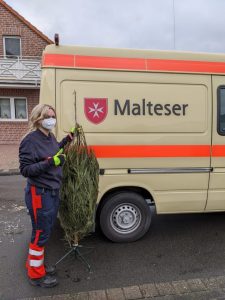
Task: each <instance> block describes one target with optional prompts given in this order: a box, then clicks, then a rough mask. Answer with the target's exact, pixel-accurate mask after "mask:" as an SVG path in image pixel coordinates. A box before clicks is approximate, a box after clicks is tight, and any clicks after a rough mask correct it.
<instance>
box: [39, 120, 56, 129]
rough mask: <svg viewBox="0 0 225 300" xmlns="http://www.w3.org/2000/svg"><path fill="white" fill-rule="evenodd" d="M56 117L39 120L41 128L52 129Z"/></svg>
mask: <svg viewBox="0 0 225 300" xmlns="http://www.w3.org/2000/svg"><path fill="white" fill-rule="evenodd" d="M55 124H56V119H55V118H47V119H44V120H43V121H42V122H41V125H42V127H43V128H45V129H48V130H52V129H53V128H54V127H55Z"/></svg>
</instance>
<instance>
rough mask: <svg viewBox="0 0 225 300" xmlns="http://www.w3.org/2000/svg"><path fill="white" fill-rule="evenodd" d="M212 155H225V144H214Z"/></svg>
mask: <svg viewBox="0 0 225 300" xmlns="http://www.w3.org/2000/svg"><path fill="white" fill-rule="evenodd" d="M212 156H213V157H222V156H225V145H213V146H212Z"/></svg>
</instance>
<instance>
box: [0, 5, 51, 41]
mask: <svg viewBox="0 0 225 300" xmlns="http://www.w3.org/2000/svg"><path fill="white" fill-rule="evenodd" d="M0 4H1V5H2V6H4V7H5V8H6V9H7V10H8V11H9V12H10V13H12V14H13V15H14V16H15V17H16V18H18V19H19V20H20V21H21V22H23V23H24V24H25V25H27V26H28V27H29V28H30V29H31V30H32V31H34V32H35V33H36V34H37V35H39V36H40V37H41V38H42V39H43V40H45V41H46V42H47V43H48V44H53V41H52V40H50V39H49V38H48V37H47V36H46V35H44V34H43V33H42V32H41V31H40V30H38V29H37V28H36V27H35V26H34V25H32V24H31V23H30V22H29V21H27V20H26V19H25V18H24V17H22V16H21V15H20V14H19V13H18V12H17V11H15V10H14V9H13V8H12V7H11V6H9V5H8V4H7V3H6V2H5V1H3V0H0Z"/></svg>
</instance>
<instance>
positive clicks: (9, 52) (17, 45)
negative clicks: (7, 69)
mask: <svg viewBox="0 0 225 300" xmlns="http://www.w3.org/2000/svg"><path fill="white" fill-rule="evenodd" d="M3 44H4V56H5V57H7V58H17V57H20V56H21V39H20V37H16V36H4V37H3Z"/></svg>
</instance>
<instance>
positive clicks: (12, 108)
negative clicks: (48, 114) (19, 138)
mask: <svg viewBox="0 0 225 300" xmlns="http://www.w3.org/2000/svg"><path fill="white" fill-rule="evenodd" d="M0 99H10V113H11V118H10V119H3V118H1V117H0V122H2V121H3V122H27V121H28V107H27V98H26V97H8V96H5V97H4V96H1V97H0ZM15 99H24V100H26V113H27V118H26V119H16V117H15V101H14V100H15Z"/></svg>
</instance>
